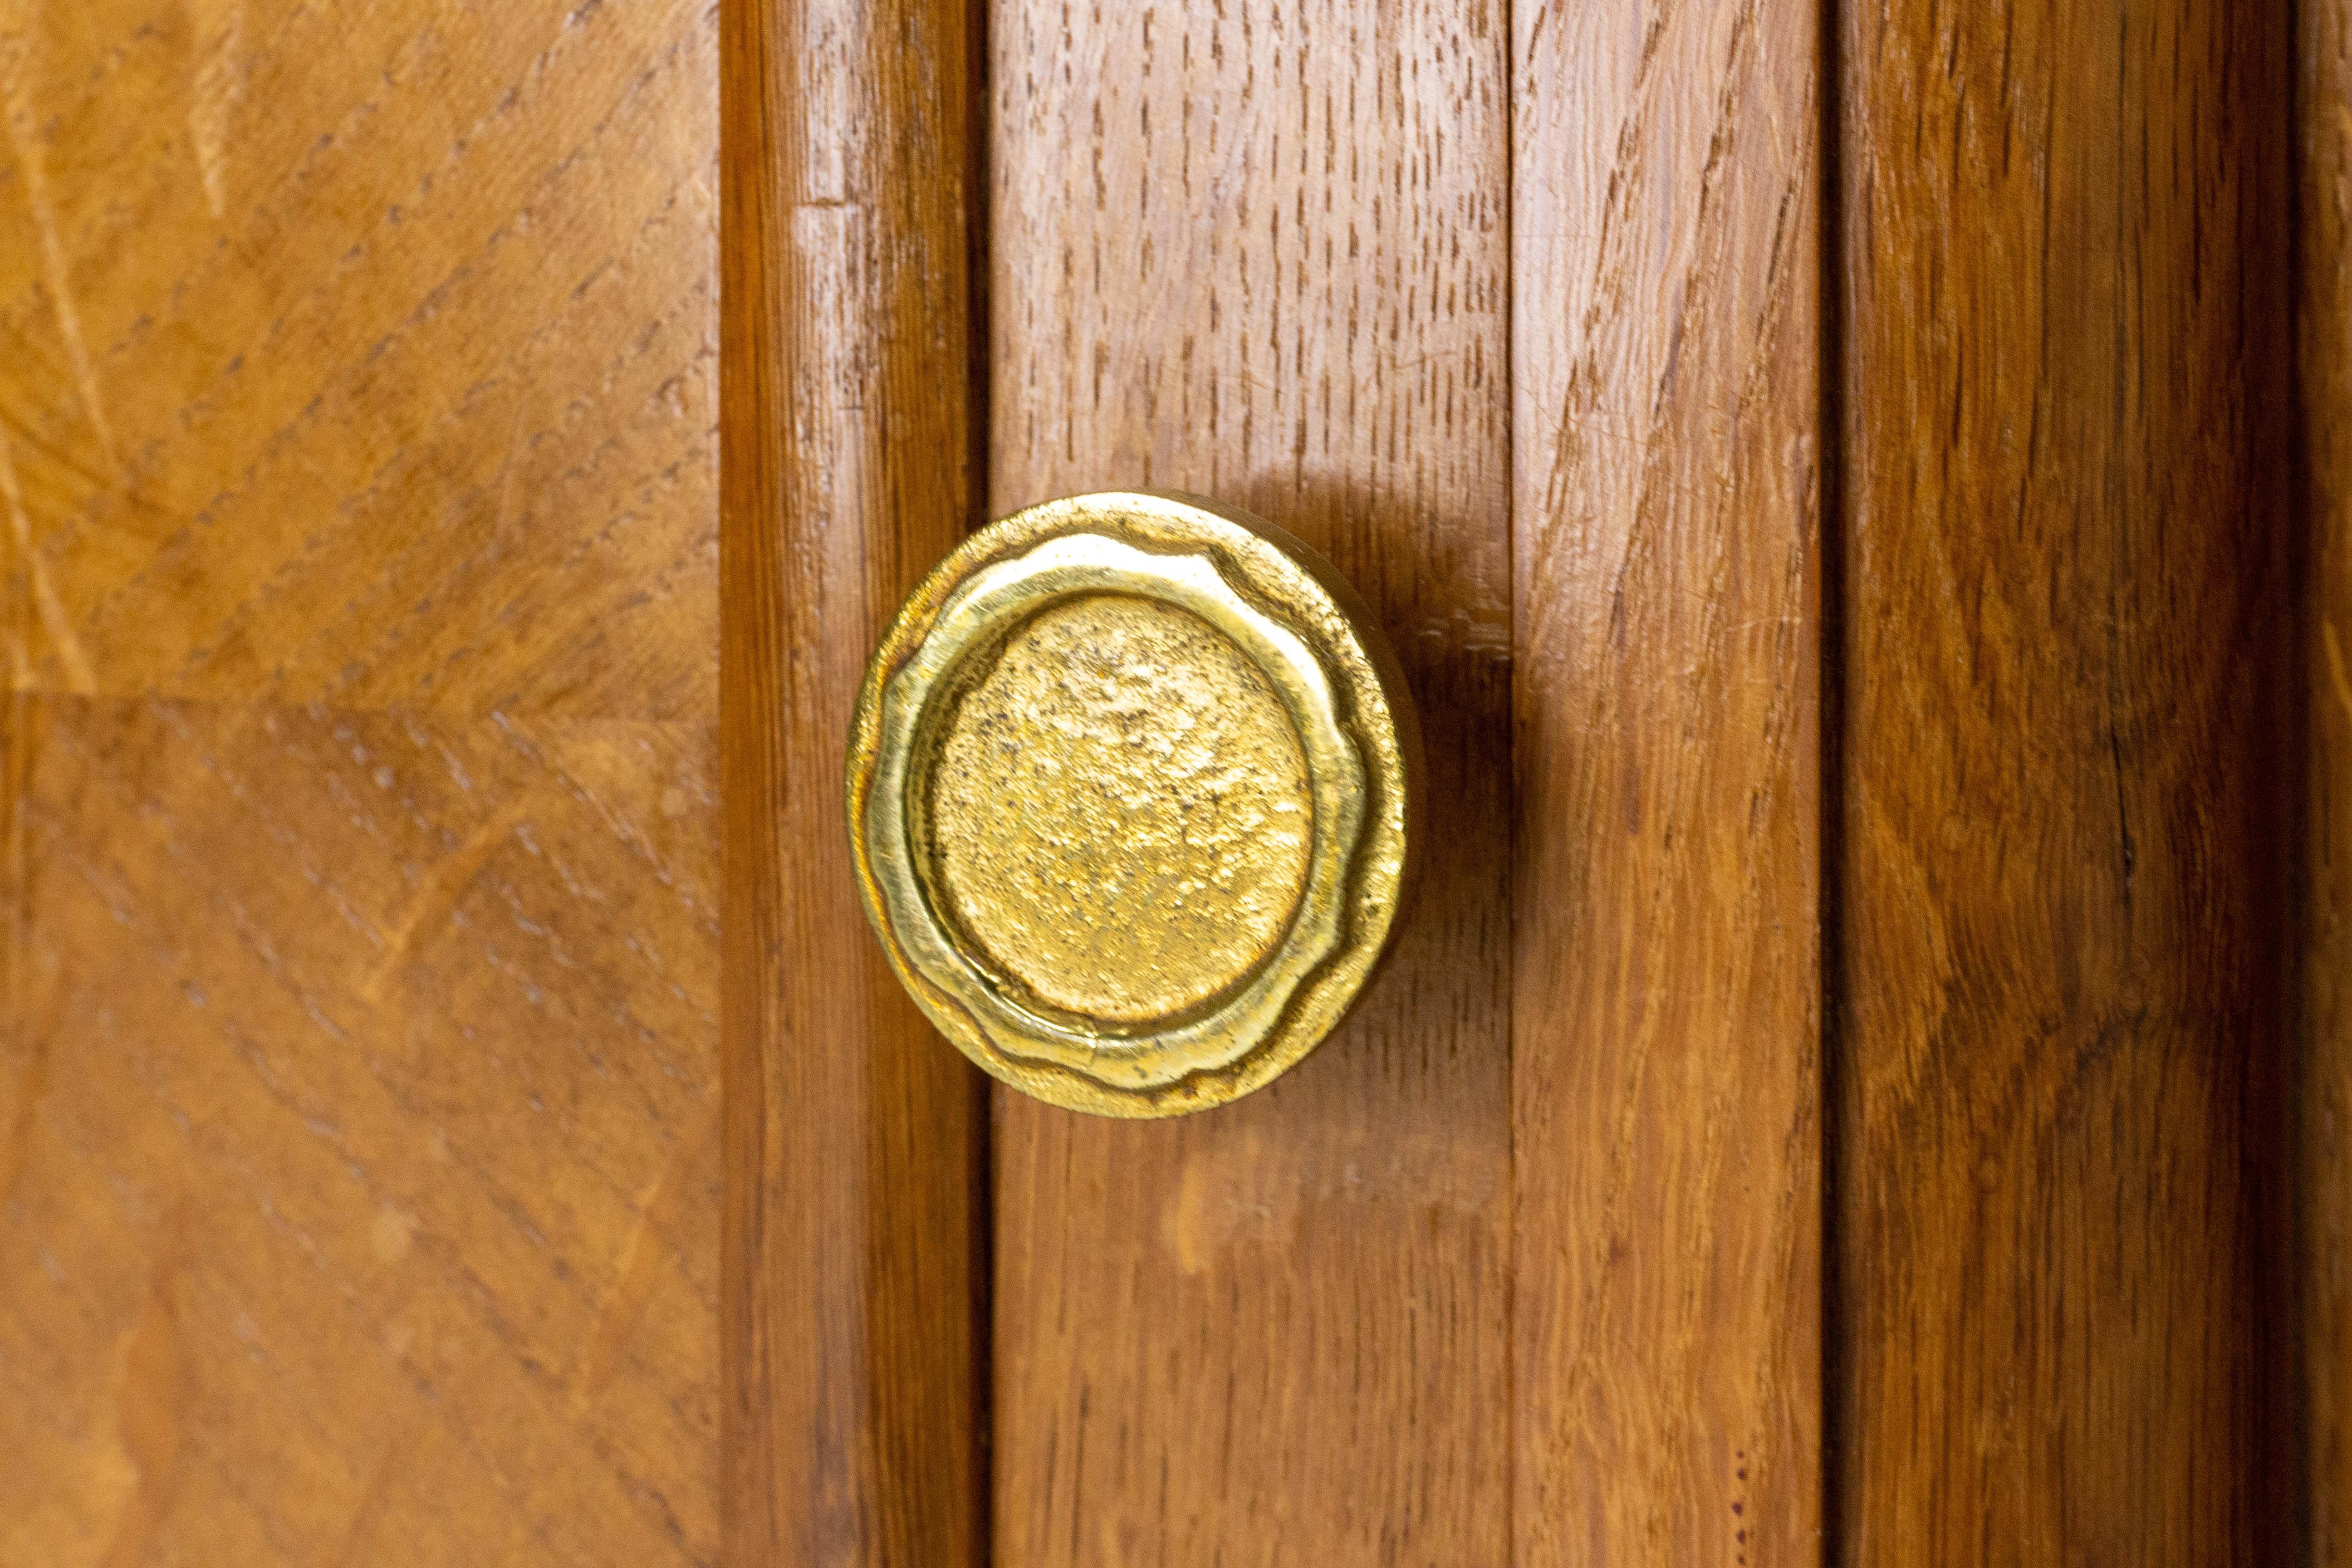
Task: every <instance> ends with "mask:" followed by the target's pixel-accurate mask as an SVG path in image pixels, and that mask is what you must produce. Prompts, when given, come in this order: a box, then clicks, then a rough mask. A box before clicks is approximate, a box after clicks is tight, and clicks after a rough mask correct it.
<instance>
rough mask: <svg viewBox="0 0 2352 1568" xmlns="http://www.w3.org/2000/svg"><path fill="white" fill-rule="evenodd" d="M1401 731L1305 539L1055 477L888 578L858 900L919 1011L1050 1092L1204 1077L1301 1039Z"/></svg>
mask: <svg viewBox="0 0 2352 1568" xmlns="http://www.w3.org/2000/svg"><path fill="white" fill-rule="evenodd" d="M1418 752H1419V742H1418V737H1417V733H1416V730H1415V726H1414V724H1413V721H1412V711H1411V706H1410V700H1409V699H1408V698H1407V697H1406V695H1405V693H1404V690H1403V686H1402V680H1401V679H1400V677H1399V675H1398V672H1397V667H1396V664H1395V661H1394V660H1393V658H1391V657H1390V655H1389V653H1388V650H1387V648H1386V646H1385V645H1384V644H1383V643H1382V642H1381V639H1380V637H1379V634H1378V632H1377V630H1376V629H1374V628H1373V627H1372V626H1371V625H1370V620H1369V617H1368V616H1367V615H1366V613H1365V612H1364V610H1363V608H1362V606H1361V603H1360V601H1359V600H1357V599H1356V597H1355V595H1353V593H1352V592H1351V591H1350V590H1349V588H1348V587H1347V585H1346V584H1345V583H1344V582H1342V581H1341V580H1340V579H1339V576H1338V574H1336V573H1335V572H1334V571H1333V570H1332V569H1331V567H1330V566H1329V564H1328V563H1325V562H1323V561H1322V560H1321V559H1320V558H1319V557H1317V556H1315V555H1314V554H1313V553H1312V552H1309V551H1307V549H1306V547H1305V546H1303V545H1301V544H1299V543H1297V542H1296V541H1294V540H1290V539H1288V538H1287V537H1286V536H1284V535H1282V534H1281V533H1280V532H1279V531H1277V530H1276V529H1274V528H1273V527H1272V526H1271V525H1269V524H1266V523H1265V522H1262V521H1258V520H1256V519H1254V518H1250V517H1248V516H1247V515H1246V514H1243V513H1239V512H1235V511H1233V510H1229V509H1224V508H1219V507H1213V506H1212V505H1211V504H1210V503H1206V502H1201V501H1197V500H1191V499H1188V498H1178V497H1172V496H1159V495H1147V494H1110V495H1100V496H1085V497H1079V498H1076V499H1074V500H1063V501H1053V502H1048V503H1047V504H1045V505H1044V506H1040V507H1034V508H1032V509H1030V510H1027V511H1024V512H1020V513H1017V514H1016V515H1014V516H1013V517H1010V518H1007V519H1005V520H1003V521H1001V522H998V523H995V524H993V525H992V526H991V527H989V528H987V529H984V530H982V531H981V532H980V533H978V534H976V535H974V536H973V537H972V538H971V540H969V541H968V542H966V543H965V544H964V545H963V546H962V547H961V548H960V549H958V550H957V551H956V552H954V553H952V554H951V555H950V556H949V557H948V558H947V560H945V561H944V562H942V563H940V566H939V567H938V568H937V569H936V570H935V571H934V572H933V573H932V574H931V575H930V576H929V578H928V579H927V580H926V581H925V582H924V583H923V584H922V585H921V586H920V587H919V588H918V589H917V590H916V592H915V593H914V594H913V595H910V596H909V598H908V601H907V604H906V605H905V606H904V607H903V608H902V609H901V611H900V612H899V616H898V620H897V622H896V623H895V624H894V625H893V626H892V627H891V629H890V631H889V633H888V635H887V637H885V638H884V639H883V643H882V647H880V649H879V650H878V651H877V653H876V655H875V658H874V662H873V665H872V667H871V668H869V669H868V671H867V675H866V687H865V690H864V692H863V694H862V696H861V697H860V700H859V703H858V711H857V716H856V725H855V728H854V730H853V732H852V738H851V745H850V755H849V770H848V771H849V818H850V834H851V839H852V847H853V850H854V852H855V857H856V865H857V869H858V877H859V881H860V884H861V887H862V889H863V891H864V893H865V896H866V910H867V912H868V914H869V915H870V916H871V917H872V919H873V921H874V926H875V930H876V931H877V933H878V934H879V935H880V937H881V939H882V942H883V944H884V946H885V947H886V948H887V950H888V952H889V954H890V958H891V962H892V964H893V965H894V967H895V968H896V969H897V971H898V975H899V977H900V979H902V980H903V981H905V983H906V984H907V987H908V991H909V992H911V993H912V994H913V995H914V996H915V998H916V1000H917V1001H918V1002H919V1004H920V1005H922V1007H923V1009H924V1011H925V1012H926V1013H927V1014H928V1015H929V1016H930V1017H931V1019H932V1020H933V1022H935V1023H936V1024H937V1025H938V1026H939V1027H940V1031H941V1032H942V1033H944V1034H945V1035H946V1036H947V1037H949V1038H950V1040H952V1041H954V1042H955V1044H956V1045H957V1046H958V1047H960V1048H961V1049H962V1050H963V1051H964V1052H965V1054H966V1055H968V1056H970V1057H971V1058H972V1059H973V1060H974V1061H976V1062H978V1063H979V1064H980V1065H981V1066H982V1067H983V1068H986V1069H987V1070H988V1071H990V1072H991V1073H993V1074H994V1075H995V1076H997V1077H998V1078H1000V1079H1003V1080H1004V1081H1006V1082H1007V1083H1010V1084H1013V1086H1014V1087H1016V1088H1019V1089H1024V1090H1026V1091H1027V1092H1029V1093H1031V1094H1034V1095H1036V1096H1038V1097H1039V1098H1041V1099H1044V1100H1050V1101H1052V1102H1054V1103H1055V1104H1058V1105H1064V1106H1067V1107H1070V1108H1072V1109H1075V1110H1089V1111H1094V1112H1097V1113H1099V1114H1105V1115H1114V1116H1166V1115H1174V1114H1179V1113H1181V1112H1184V1111H1188V1110H1200V1109H1202V1108H1204V1107H1206V1106H1210V1105H1216V1104H1221V1103H1223V1101H1225V1100H1232V1099H1234V1098H1235V1097H1237V1096H1239V1095H1242V1094H1245V1093H1247V1092H1248V1091H1249V1090H1250V1089H1255V1088H1256V1087H1258V1086H1259V1085H1261V1084H1263V1083H1265V1082H1266V1081H1268V1080H1269V1079H1272V1078H1274V1077H1275V1076H1276V1074H1278V1073H1280V1072H1281V1071H1282V1070H1283V1069H1284V1068H1287V1067H1289V1066H1290V1065H1291V1064H1292V1063H1294V1062H1296V1061H1297V1059H1298V1058H1300V1057H1302V1056H1304V1055H1305V1054H1306V1053H1307V1051H1308V1050H1310V1049H1312V1048H1313V1047H1315V1045H1316V1044H1318V1042H1319V1041H1320V1040H1321V1039H1322V1038H1323V1037H1325V1036H1326V1035H1328V1033H1329V1032H1330V1030H1331V1028H1332V1027H1333V1026H1335V1025H1336V1024H1337V1023H1338V1022H1339V1017H1340V1016H1341V1015H1342V1014H1343V1013H1344V1012H1345V1011H1346V1009H1347V1007H1348V1005H1349V1003H1350V1002H1352V1001H1353V1000H1354V998H1355V996H1356V994H1358V992H1360V990H1361V989H1362V987H1363V984H1364V983H1365V981H1366V980H1367V979H1368V978H1369V976H1370V973H1371V970H1372V966H1373V964H1374V963H1375V961H1376V960H1377V959H1378V958H1379V956H1380V952H1381V949H1382V947H1383V946H1384V945H1385V944H1386V942H1387V940H1388V936H1389V932H1390V930H1391V927H1392V925H1393V924H1394V921H1395V919H1396V915H1397V911H1398V908H1399V904H1400V901H1401V900H1402V896H1403V893H1404V890H1405V886H1406V881H1407V873H1408V870H1409V853H1410V850H1411V848H1412V837H1413V833H1412V823H1413V820H1414V816H1415V814H1416V811H1417V808H1418V795H1419V787H1420V786H1419V754H1418Z"/></svg>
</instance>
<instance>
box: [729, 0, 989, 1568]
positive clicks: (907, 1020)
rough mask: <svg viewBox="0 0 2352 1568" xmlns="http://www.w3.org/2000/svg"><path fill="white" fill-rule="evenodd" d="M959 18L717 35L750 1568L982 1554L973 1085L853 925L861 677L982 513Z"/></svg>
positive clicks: (823, 10) (739, 1375)
mask: <svg viewBox="0 0 2352 1568" xmlns="http://www.w3.org/2000/svg"><path fill="white" fill-rule="evenodd" d="M974 21H975V18H974V16H973V14H972V13H971V11H970V10H969V9H967V8H966V7H965V6H964V5H961V4H958V3H954V0H905V3H899V0H890V3H886V4H880V5H867V4H863V3H850V4H834V3H831V0H746V3H745V4H742V5H735V6H733V7H732V8H731V11H730V16H729V18H728V23H727V31H726V41H725V53H724V66H723V70H722V101H723V110H724V118H725V127H726V128H725V155H724V165H725V171H726V204H725V210H726V223H725V233H726V237H727V244H726V247H725V257H724V260H723V263H722V268H721V276H722V278H723V279H724V288H725V295H726V311H725V337H726V343H725V360H724V363H725V367H726V368H725V374H724V384H725V388H726V417H725V421H724V440H725V458H724V467H725V477H724V492H725V530H724V539H723V548H722V557H723V571H722V573H721V577H722V581H723V584H724V586H723V594H724V612H725V613H724V618H723V623H722V625H723V630H724V637H725V642H726V656H725V659H724V662H723V675H722V679H723V682H724V695H723V700H722V707H723V710H724V725H723V731H724V746H725V757H726V762H725V776H726V781H727V783H726V795H727V812H726V818H725V826H726V884H727V900H726V911H727V988H726V989H727V1002H726V1013H725V1021H726V1040H725V1047H726V1050H725V1058H726V1075H725V1085H726V1097H727V1170H728V1189H727V1239H726V1257H725V1278H726V1311H725V1318H726V1323H725V1344H726V1352H727V1364H728V1394H729V1397H728V1405H727V1412H728V1419H727V1423H726V1428H725V1432H726V1448H727V1540H728V1546H729V1558H730V1562H732V1563H739V1564H743V1565H745V1568H750V1565H751V1564H773V1565H774V1568H802V1565H803V1564H808V1563H825V1564H835V1563H840V1564H852V1563H855V1564H873V1565H876V1568H885V1565H887V1568H896V1565H897V1564H900V1563H909V1564H912V1563H920V1564H923V1565H925V1568H931V1565H933V1564H936V1565H938V1568H954V1565H956V1564H961V1563H978V1562H982V1561H985V1554H986V1552H987V1523H986V1521H987V1507H986V1503H987V1500H986V1496H985V1493H984V1489H983V1477H984V1474H985V1472H984V1469H983V1468H982V1456H983V1454H984V1452H985V1441H986V1439H985V1434H984V1432H983V1431H982V1423H983V1421H984V1416H983V1415H982V1412H984V1411H985V1409H986V1408H987V1389H986V1384H985V1382H984V1379H985V1375H986V1363H985V1359H984V1358H985V1353H986V1343H985V1339H984V1320H983V1318H982V1306H983V1301H984V1295H983V1291H984V1288H985V1284H986V1277H985V1258H986V1225H987V1201H986V1200H987V1174H986V1170H985V1167H984V1164H983V1163H982V1136H983V1131H984V1128H983V1121H982V1117H983V1114H984V1110H985V1106H986V1100H985V1097H984V1094H983V1092H982V1082H983V1080H982V1079H981V1077H980V1075H979V1073H978V1072H977V1071H976V1070H975V1069H973V1068H971V1067H969V1066H967V1065H966V1064H965V1062H964V1060H963V1058H961V1057H960V1056H958V1055H957V1054H956V1053H955V1051H954V1050H952V1049H951V1048H950V1047H949V1046H948V1045H947V1044H946V1043H945V1042H943V1041H941V1040H940V1038H939V1037H937V1036H936V1035H935V1034H933V1033H932V1031H931V1029H930V1027H929V1026H928V1025H927V1024H926V1023H925V1022H924V1021H923V1018H922V1016H921V1015H920V1014H919V1013H918V1012H917V1011H916V1009H915V1005H914V1003H913V1002H912V1001H911V1000H909V999H908V996H907V994H905V992H903V991H902V990H900V989H899V986H898V981H897V979H896V978H895V977H894V976H893V975H892V973H891V972H890V969H889V966H888V964H887V962H886V961H885V959H884V957H883V954H882V950H881V948H880V947H879V946H878V945H877V943H876V942H875V941H874V938H873V936H872V934H871V932H869V931H868V930H867V929H866V916H865V912H864V910H863V909H862V908H861V907H860V904H859V901H858V895H857V888H856V881H855V880H854V879H853V877H852V875H851V870H850V860H849V846H848V827H847V823H846V808H845V802H844V796H843V784H844V780H843V767H844V762H845V753H846V751H847V746H848V733H849V720H850V713H851V710H852V709H853V707H854V706H855V704H856V698H857V689H858V685H859V682H860V681H861V680H862V679H864V676H865V670H866V656H867V654H868V653H869V652H870V651H871V649H872V648H873V647H874V645H875V644H876V642H877V641H878V640H879V638H880V636H881V632H882V628H883V627H884V626H886V625H887V623H888V620H889V617H890V616H891V615H892V614H893V613H894V612H895V611H896V610H897V608H898V601H899V599H900V597H901V596H902V595H905V594H906V593H907V591H908V589H910V588H912V587H913V586H914V585H915V584H916V583H917V581H919V579H920V578H921V576H922V574H924V573H925V572H926V571H928V570H929V568H930V566H931V564H932V563H934V562H935V561H937V560H938V558H939V557H940V556H941V555H943V554H945V553H946V552H948V551H949V550H950V549H951V548H953V546H954V545H955V543H956V542H957V541H958V540H959V539H961V537H962V535H963V531H964V530H965V528H966V527H967V525H968V524H969V523H970V522H971V521H972V518H971V511H972V508H973V505H974V501H975V495H974V490H975V465H974V461H973V459H974V458H975V455H976V454H975V448H974V434H975V433H974V430H973V427H972V422H971V396H970V394H971V386H972V370H973V363H972V359H971V309H972V289H971V272H972V262H973V256H972V251H971V233H970V224H969V206H970V203H971V190H972V184H973V179H974V174H973V167H972V160H973V158H974V157H975V155H976V153H977V138H976V135H975V126H976V114H975V109H976V106H975V103H974V100H973V97H972V93H973V88H974V82H973V70H974V67H975V58H974V55H973V52H972V47H971V35H972V29H973V26H974Z"/></svg>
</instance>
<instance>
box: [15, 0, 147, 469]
mask: <svg viewBox="0 0 2352 1568" xmlns="http://www.w3.org/2000/svg"><path fill="white" fill-rule="evenodd" d="M0 18H5V26H0V121H6V122H7V126H8V143H9V145H10V147H11V148H13V149H14V150H15V152H16V163H17V164H18V166H19V167H21V168H22V169H23V170H24V172H25V201H26V205H27V206H28V207H30V208H31V210H32V214H33V224H34V226H35V227H37V228H38V229H39V230H40V231H41V261H42V265H43V269H44V271H45V273H46V275H47V281H48V294H49V308H50V310H52V311H53V312H55V314H56V316H57V319H58V333H59V335H61V336H62V337H63V338H64V339H65V342H66V353H67V356H68V358H70V359H71V360H72V361H73V370H74V384H75V385H76V387H77V388H78V389H79V392H80V394H81V404H82V411H83V412H84V413H85V414H87V415H88V416H89V423H90V427H91V428H92V429H94V430H96V431H97V432H98V445H99V449H100V451H101V452H103V453H104V454H105V455H106V464H107V467H108V468H110V469H113V470H115V471H117V472H120V471H121V468H122V463H121V458H118V457H117V456H116V454H115V449H114V432H113V430H112V428H111V427H110V426H108V424H107V422H106V406H105V405H104V403H103V402H101V401H100V396H99V391H98V367H97V366H96V365H94V364H93V363H90V357H89V343H88V342H87V341H86V340H84V338H83V337H82V331H81V311H80V310H79V309H78V308H77V307H76V305H75V304H74V296H73V278H72V274H71V271H70V269H69V268H68V267H67V265H66V247H65V237H64V236H63V235H61V234H60V233H59V232H58V216H57V205H56V204H55V203H54V202H52V201H51V200H50V199H49V176H48V166H47V163H46V162H45V160H44V159H43V157H42V150H41V143H40V142H39V140H38V139H37V137H36V136H35V134H34V127H35V124H36V123H37V117H36V116H35V114H34V111H33V101H32V84H31V82H30V80H29V77H30V74H31V72H30V67H29V65H28V63H27V61H26V56H27V55H28V54H30V53H31V48H32V45H31V40H30V38H29V37H27V35H26V31H25V27H24V22H23V15H22V7H21V6H11V7H9V8H8V10H6V11H5V12H0Z"/></svg>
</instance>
